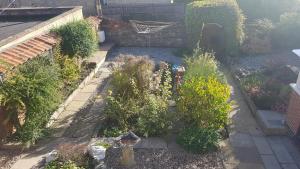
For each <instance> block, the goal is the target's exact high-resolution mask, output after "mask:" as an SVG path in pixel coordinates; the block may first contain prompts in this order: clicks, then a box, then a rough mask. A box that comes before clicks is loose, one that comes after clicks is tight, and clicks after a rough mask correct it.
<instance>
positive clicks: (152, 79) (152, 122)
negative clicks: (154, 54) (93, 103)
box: [103, 57, 172, 136]
mask: <svg viewBox="0 0 300 169" xmlns="http://www.w3.org/2000/svg"><path fill="white" fill-rule="evenodd" d="M123 61H124V65H123V66H122V67H121V68H120V69H117V70H116V71H115V72H114V73H113V76H112V80H111V87H112V88H111V91H110V94H109V96H108V97H107V99H106V108H105V114H106V120H107V124H110V125H111V126H107V127H108V129H107V130H105V129H103V133H104V134H105V132H106V133H107V132H108V133H112V134H114V133H115V131H117V132H116V133H120V132H119V131H127V130H133V131H135V132H137V133H138V134H141V135H144V136H153V135H159V134H161V133H163V132H164V131H166V129H167V128H168V127H169V126H170V121H169V119H168V117H167V107H168V106H167V105H168V102H167V101H168V99H169V97H170V94H171V93H170V90H171V87H172V86H171V85H170V83H171V77H170V72H169V69H168V68H166V69H160V70H159V71H157V72H154V64H153V63H152V61H150V60H148V59H145V58H142V57H127V58H125V59H124V60H123ZM163 79H164V80H163ZM112 129H113V130H112ZM111 131H112V132H111Z"/></svg>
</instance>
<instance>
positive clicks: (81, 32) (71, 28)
mask: <svg viewBox="0 0 300 169" xmlns="http://www.w3.org/2000/svg"><path fill="white" fill-rule="evenodd" d="M53 32H55V33H57V34H58V35H59V36H61V38H62V42H61V49H62V52H63V54H64V55H68V56H69V57H81V58H86V57H89V56H90V55H91V54H92V52H93V51H94V50H95V48H96V46H97V35H96V32H95V30H94V29H93V27H92V25H91V24H90V23H89V22H88V21H86V20H80V21H75V22H71V23H68V24H66V25H64V26H61V27H59V28H58V29H55V30H53Z"/></svg>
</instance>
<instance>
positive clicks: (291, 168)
mask: <svg viewBox="0 0 300 169" xmlns="http://www.w3.org/2000/svg"><path fill="white" fill-rule="evenodd" d="M282 168H283V169H299V168H298V167H297V165H296V164H282Z"/></svg>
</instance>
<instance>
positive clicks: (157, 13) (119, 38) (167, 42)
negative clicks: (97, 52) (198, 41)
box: [102, 4, 186, 47]
mask: <svg viewBox="0 0 300 169" xmlns="http://www.w3.org/2000/svg"><path fill="white" fill-rule="evenodd" d="M102 10H103V11H102V12H103V15H104V17H105V18H109V19H106V20H105V21H104V22H103V23H102V29H103V30H104V31H105V32H106V39H107V40H110V41H113V42H115V43H116V44H117V45H119V46H137V47H184V45H185V37H186V35H185V24H184V16H185V7H184V5H182V4H176V5H174V4H164V5H153V4H152V5H134V6H132V5H130V6H106V7H103V9H102ZM129 20H140V21H160V22H173V23H175V24H174V25H173V26H171V27H168V28H166V29H163V30H162V31H159V32H157V33H154V34H138V33H137V32H136V30H135V29H134V28H133V26H132V25H131V24H130V23H129Z"/></svg>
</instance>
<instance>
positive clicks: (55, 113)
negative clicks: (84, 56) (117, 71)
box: [46, 45, 113, 127]
mask: <svg viewBox="0 0 300 169" xmlns="http://www.w3.org/2000/svg"><path fill="white" fill-rule="evenodd" d="M111 48H113V45H112V46H111ZM111 48H110V49H111ZM110 49H109V50H110ZM109 50H107V53H108V51H109ZM107 53H106V54H105V56H104V57H103V59H102V60H101V61H100V62H98V63H96V66H95V68H94V69H93V70H92V71H91V72H90V74H89V75H88V76H87V77H86V78H85V79H84V80H83V81H82V82H81V83H80V85H79V86H78V87H77V89H75V90H74V91H73V92H72V93H71V94H70V95H69V96H68V98H67V99H66V100H65V101H64V102H63V103H62V104H60V105H59V107H58V109H57V110H56V111H55V112H54V113H53V114H52V116H51V118H50V120H49V122H48V123H47V125H46V127H50V126H51V125H52V124H53V122H55V121H56V120H57V118H58V117H59V115H60V114H61V113H62V112H63V111H64V110H65V109H66V107H67V106H68V105H69V104H70V103H71V102H72V101H73V99H74V98H75V96H76V95H77V94H78V93H79V92H80V90H82V89H83V88H84V87H85V86H86V85H87V84H88V83H89V82H90V80H91V79H92V78H93V77H94V76H95V74H96V73H97V72H98V70H99V69H100V67H101V65H102V64H103V63H104V62H105V59H106V56H107ZM87 62H89V61H87ZM90 63H91V62H90Z"/></svg>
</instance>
